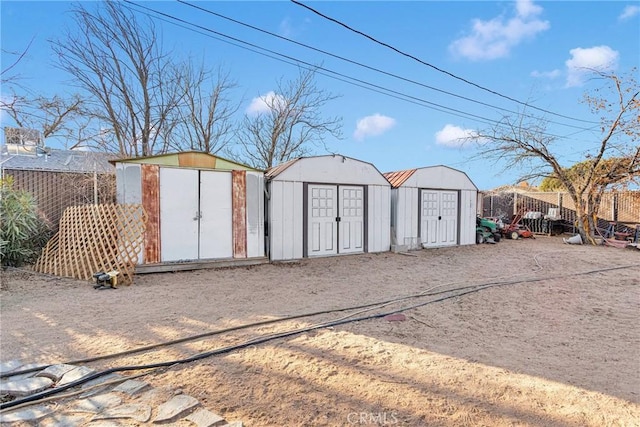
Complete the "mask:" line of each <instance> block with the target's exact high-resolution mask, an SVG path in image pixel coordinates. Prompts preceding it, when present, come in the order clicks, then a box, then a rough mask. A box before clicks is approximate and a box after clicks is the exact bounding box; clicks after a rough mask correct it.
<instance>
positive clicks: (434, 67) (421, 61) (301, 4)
mask: <svg viewBox="0 0 640 427" xmlns="http://www.w3.org/2000/svg"><path fill="white" fill-rule="evenodd" d="M290 1H291V2H292V3H294V4H297V5H298V6H302V7H304V8H305V9H307V10H309V11H311V12H313V13H315V14H316V15H318V16H320V17H322V18H324V19H327V20H329V21H331V22H334V23H336V24H338V25H340V26H342V27H344V28H346V29H348V30H349V31H352V32H354V33H356V34H359V35H361V36H363V37H365V38H367V39H369V40H371V41H373V42H374V43H377V44H379V45H381V46H384V47H386V48H389V49H391V50H393V51H394V52H396V53H399V54H400V55H402V56H406V57H407V58H410V59H413V60H414V61H417V62H419V63H420V64H422V65H426V66H427V67H430V68H433V69H434V70H436V71H438V72H440V73H443V74H446V75H447V76H449V77H452V78H454V79H456V80H460V81H462V82H464V83H466V84H469V85H471V86H474V87H477V88H478V89H481V90H484V91H486V92H489V93H491V94H493V95H497V96H499V97H501V98H504V99H508V100H509V101H513V102H515V103H518V104H520V105H524V106H526V107H528V108H532V109H534V110H538V111H541V112H543V113H547V114H552V115H554V116H558V117H562V118H565V119H569V120H575V121H579V122H584V123H594V122H593V121H589V120H582V119H576V118H575V117H570V116H565V115H563V114H559V113H555V112H553V111H549V110H545V109H543V108H539V107H536V106H533V105H531V104H529V103H526V102H523V101H519V100H517V99H515V98H512V97H510V96H507V95H503V94H501V93H499V92H496V91H494V90H491V89H489V88H487V87H484V86H481V85H479V84H477V83H474V82H472V81H470V80H467V79H465V78H463V77H460V76H457V75H455V74H453V73H451V72H449V71H446V70H443V69H442V68H439V67H436V66H435V65H433V64H430V63H428V62H426V61H423V60H421V59H420V58H418V57H416V56H413V55H411V54H409V53H406V52H404V51H401V50H400V49H398V48H396V47H394V46H391V45H390V44H388V43H385V42H382V41H380V40H378V39H376V38H374V37H372V36H370V35H368V34H366V33H364V32H362V31H359V30H356V29H355V28H352V27H350V26H349V25H347V24H345V23H344V22H342V21H339V20H337V19H334V18H332V17H330V16H327V15H325V14H323V13H322V12H319V11H317V10H316V9H314V8H312V7H311V6H307V5H305V4H304V3H301V2H299V1H297V0H290Z"/></svg>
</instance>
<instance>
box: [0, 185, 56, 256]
mask: <svg viewBox="0 0 640 427" xmlns="http://www.w3.org/2000/svg"><path fill="white" fill-rule="evenodd" d="M50 235H51V232H50V230H49V227H47V225H46V223H45V221H44V220H43V219H42V218H41V217H40V216H39V215H38V209H37V206H36V202H35V200H34V198H33V196H32V195H31V194H30V193H28V192H26V191H20V190H14V189H13V180H12V178H11V177H8V178H7V179H5V180H0V266H2V267H7V266H12V267H19V266H21V265H23V264H30V263H33V262H35V261H36V260H37V259H38V256H39V254H40V251H41V250H42V248H43V247H44V245H45V244H46V243H47V240H49V237H50Z"/></svg>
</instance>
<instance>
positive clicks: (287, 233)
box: [269, 181, 303, 261]
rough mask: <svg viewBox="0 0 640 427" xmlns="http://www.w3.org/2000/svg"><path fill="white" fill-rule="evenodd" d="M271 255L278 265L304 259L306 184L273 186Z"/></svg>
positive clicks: (288, 183)
mask: <svg viewBox="0 0 640 427" xmlns="http://www.w3.org/2000/svg"><path fill="white" fill-rule="evenodd" d="M269 197H270V200H269V228H270V229H269V249H270V250H269V253H270V257H271V259H272V260H274V261H279V260H289V259H299V258H302V243H303V241H302V240H303V235H302V233H303V230H302V211H303V209H302V183H301V182H291V181H272V182H271V183H270V184H269Z"/></svg>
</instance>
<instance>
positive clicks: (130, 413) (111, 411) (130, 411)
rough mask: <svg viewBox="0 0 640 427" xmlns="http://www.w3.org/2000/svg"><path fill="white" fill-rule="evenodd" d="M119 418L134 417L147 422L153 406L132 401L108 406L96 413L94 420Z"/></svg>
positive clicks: (136, 419)
mask: <svg viewBox="0 0 640 427" xmlns="http://www.w3.org/2000/svg"><path fill="white" fill-rule="evenodd" d="M119 418H124V419H132V420H135V421H138V422H141V423H146V422H147V421H149V419H150V418H151V406H149V405H147V404H144V403H131V404H126V405H120V406H116V407H114V408H107V409H105V410H104V411H102V412H101V413H99V414H97V415H95V416H94V417H93V418H92V421H93V420H115V419H119Z"/></svg>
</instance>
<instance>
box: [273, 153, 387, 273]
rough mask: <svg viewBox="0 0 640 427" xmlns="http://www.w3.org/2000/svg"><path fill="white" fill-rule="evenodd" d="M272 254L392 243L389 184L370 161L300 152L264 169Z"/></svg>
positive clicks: (294, 255) (362, 249) (380, 248)
mask: <svg viewBox="0 0 640 427" xmlns="http://www.w3.org/2000/svg"><path fill="white" fill-rule="evenodd" d="M266 178H267V189H268V196H269V199H268V202H267V218H268V221H267V223H268V232H267V235H268V250H269V257H270V259H271V260H274V261H278V260H291V259H300V258H306V257H315V256H332V255H341V254H353V253H366V252H384V251H388V250H389V249H390V234H389V225H390V216H389V215H390V190H391V186H390V185H389V182H388V181H387V180H386V179H385V178H384V176H383V175H382V174H381V173H380V171H378V169H377V168H376V167H375V166H373V165H372V164H371V163H367V162H363V161H361V160H357V159H353V158H350V157H346V156H342V155H339V154H335V155H326V156H314V157H302V158H298V159H294V160H291V161H289V162H286V163H283V164H281V165H278V166H275V167H273V168H271V169H269V170H268V171H267V172H266Z"/></svg>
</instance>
